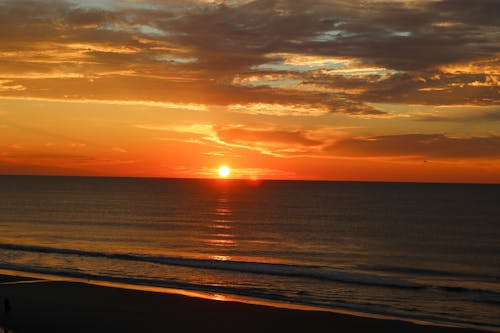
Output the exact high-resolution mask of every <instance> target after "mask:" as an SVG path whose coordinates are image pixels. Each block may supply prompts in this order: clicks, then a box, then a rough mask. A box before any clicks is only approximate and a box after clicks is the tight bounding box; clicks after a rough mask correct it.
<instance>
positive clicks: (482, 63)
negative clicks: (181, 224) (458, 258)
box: [0, 0, 500, 183]
mask: <svg viewBox="0 0 500 333" xmlns="http://www.w3.org/2000/svg"><path fill="white" fill-rule="evenodd" d="M496 13H498V2H496V1H494V0H477V1H473V2H472V1H468V0H432V1H430V0H429V1H402V0H399V1H395V0H392V1H391V0H387V1H378V0H372V1H369V0H366V1H345V0H338V1H336V0H321V1H320V0H317V1H312V0H311V1H295V0H274V1H271V0H255V1H251V0H233V1H208V0H186V1H181V0H163V1H160V0H156V1H155V0H149V1H146V0H135V1H127V0H106V1H83V0H82V1H77V0H68V1H63V0H54V1H33V0H32V1H25V0H4V1H0V174H50V175H59V174H60V175H100V176H104V175H107V176H142V177H211V178H215V177H218V174H217V170H218V167H219V166H220V165H222V164H224V163H227V164H228V165H231V177H233V178H252V179H256V178H274V179H328V180H377V181H450V182H493V183H500V42H499V40H500V26H499V23H498V18H497V15H496Z"/></svg>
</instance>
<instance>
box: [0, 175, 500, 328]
mask: <svg viewBox="0 0 500 333" xmlns="http://www.w3.org/2000/svg"><path fill="white" fill-rule="evenodd" d="M499 198H500V186H499V185H474V184H416V183H363V182H309V181H262V182H258V183H257V182H246V181H242V180H187V179H184V180H181V179H139V178H91V177H34V176H0V268H1V269H9V270H17V271H26V272H34V273H46V274H53V275H59V276H68V277H79V278H84V279H96V280H103V281H110V282H124V283H128V284H135V285H148V286H159V287H168V288H177V289H185V290H196V291H204V292H211V293H222V294H233V295H239V296H246V297H253V298H257V299H263V300H269V301H276V302H285V303H291V304H299V305H307V306H313V307H320V308H327V309H344V310H351V311H358V312H365V313H369V314H381V315H388V316H392V317H397V318H401V319H407V320H422V321H429V322H436V323H444V324H450V325H458V326H463V327H471V326H472V327H478V328H482V329H487V330H492V331H500V204H499V203H500V201H499Z"/></svg>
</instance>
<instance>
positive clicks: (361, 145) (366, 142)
mask: <svg viewBox="0 0 500 333" xmlns="http://www.w3.org/2000/svg"><path fill="white" fill-rule="evenodd" d="M326 150H327V151H329V152H330V153H332V154H334V155H340V156H406V157H421V158H436V159H461V158H465V159H468V158H500V136H494V135H493V136H487V137H461V138H460V137H458V138H454V137H448V136H446V135H443V134H401V135H384V136H374V137H362V138H357V137H353V138H348V139H343V140H339V141H337V142H334V143H333V144H331V145H329V146H328V147H326Z"/></svg>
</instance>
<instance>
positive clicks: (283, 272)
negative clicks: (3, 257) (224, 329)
mask: <svg viewBox="0 0 500 333" xmlns="http://www.w3.org/2000/svg"><path fill="white" fill-rule="evenodd" d="M0 249H3V250H12V251H24V252H35V253H47V254H62V255H74V256H83V257H93V258H106V259H117V260H128V261H139V262H148V263H155V264H163V265H170V266H182V267H191V268H199V269H216V270H223V271H234V272H241V273H252V274H267V275H277V276H287V277H302V278H311V279H320V280H329V281H336V282H343V283H355V284H362V285H370V286H383V287H390V288H410V289H418V288H424V287H425V286H423V285H420V284H417V283H414V282H411V281H407V280H403V279H399V278H394V277H388V276H383V275H375V274H369V273H364V272H353V271H345V270H341V269H332V268H328V267H323V266H307V265H291V264H277V263H264V262H249V261H233V260H215V259H198V258H185V257H169V256H153V255H146V254H135V253H107V252H99V251H86V250H77V249H64V248H54V247H47V246H35V245H16V244H2V243H0Z"/></svg>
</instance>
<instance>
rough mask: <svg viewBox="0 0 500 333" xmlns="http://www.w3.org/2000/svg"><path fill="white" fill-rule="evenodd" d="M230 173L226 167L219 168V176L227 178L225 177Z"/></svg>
mask: <svg viewBox="0 0 500 333" xmlns="http://www.w3.org/2000/svg"><path fill="white" fill-rule="evenodd" d="M230 173H231V170H229V168H228V167H227V166H225V165H221V166H220V167H219V176H221V177H227V176H229V174H230Z"/></svg>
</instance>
